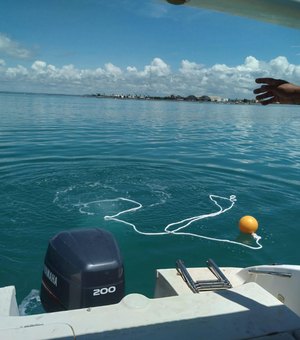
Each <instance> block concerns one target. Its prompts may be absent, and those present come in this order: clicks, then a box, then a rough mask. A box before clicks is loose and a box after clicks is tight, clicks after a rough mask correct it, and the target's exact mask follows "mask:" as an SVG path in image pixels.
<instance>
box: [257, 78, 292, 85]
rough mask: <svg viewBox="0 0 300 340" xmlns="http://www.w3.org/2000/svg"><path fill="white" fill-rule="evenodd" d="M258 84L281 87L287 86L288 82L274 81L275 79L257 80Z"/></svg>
mask: <svg viewBox="0 0 300 340" xmlns="http://www.w3.org/2000/svg"><path fill="white" fill-rule="evenodd" d="M255 82H256V83H257V84H268V85H271V86H279V85H281V84H286V83H287V81H285V80H282V79H274V78H257V79H255Z"/></svg>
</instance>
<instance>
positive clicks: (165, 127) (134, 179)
mask: <svg viewBox="0 0 300 340" xmlns="http://www.w3.org/2000/svg"><path fill="white" fill-rule="evenodd" d="M0 119H1V124H0V155H1V158H0V207H1V210H0V211H1V218H0V282H1V286H5V285H15V286H16V289H17V299H18V303H19V304H20V309H21V312H22V313H27V314H30V313H35V312H39V311H40V310H41V306H40V302H39V299H38V292H39V289H40V282H41V274H42V269H43V261H44V255H45V252H46V248H47V245H48V240H49V238H51V237H53V236H54V235H55V234H57V233H58V232H60V231H62V230H68V229H72V228H90V227H100V228H104V229H106V230H109V231H110V232H112V233H113V234H114V236H115V238H116V239H117V241H118V244H119V247H120V249H121V253H122V255H123V259H124V264H125V275H126V292H127V293H131V292H138V293H142V294H145V295H146V296H148V297H152V296H153V292H154V282H155V269H156V268H168V267H174V266H175V261H176V260H177V259H179V258H180V259H182V260H183V261H184V262H185V263H186V265H187V266H203V265H205V261H206V260H207V259H208V258H213V259H214V260H215V262H216V263H217V264H218V265H220V266H248V265H256V264H269V263H289V264H299V262H300V255H299V242H300V206H299V193H300V107H299V106H284V105H280V106H279V105H277V106H276V105H273V106H269V107H262V106H259V105H223V104H222V105H217V104H199V103H185V102H160V101H134V100H111V99H97V98H84V97H76V96H74V97H72V96H54V95H28V94H8V93H0ZM210 195H217V196H221V198H215V201H216V203H217V204H219V206H218V205H216V204H215V203H214V202H213V201H212V200H210ZM231 195H235V196H236V201H234V202H233V204H232V207H231V209H229V208H230V205H231V203H232V202H230V201H229V200H228V198H230V197H231ZM222 197H223V198H222ZM226 198H227V199H226ZM220 207H222V209H225V211H224V212H223V213H220V214H218V213H217V214H216V212H218V211H219V209H221V208H220ZM227 209H228V210H227ZM125 211H127V212H125ZM119 212H124V213H123V214H121V215H119V216H118V219H119V220H122V221H124V222H126V224H125V223H120V221H117V220H116V219H114V218H105V216H116V214H118V213H119ZM204 215H207V218H198V219H197V218H196V220H195V221H194V222H193V223H191V224H190V225H188V226H186V227H184V225H185V223H184V222H180V223H179V224H175V225H171V226H170V227H167V229H165V228H166V226H168V225H169V224H172V223H175V222H178V221H183V220H186V219H188V218H190V217H199V216H202V217H204ZM244 215H252V216H254V217H256V218H257V220H258V221H259V229H258V231H257V234H259V236H261V241H260V243H261V245H262V248H261V249H251V248H247V247H245V246H243V245H250V246H253V247H255V246H256V244H255V242H254V239H253V238H252V236H245V235H241V234H240V232H239V230H238V226H237V225H238V221H239V219H240V218H241V217H242V216H244ZM187 221H189V220H187ZM181 227H184V228H182V229H180V228H181ZM135 229H136V230H135ZM165 230H167V232H166V231H165ZM139 232H140V233H139ZM189 234H193V235H194V236H191V235H189ZM195 235H200V236H204V237H209V238H216V239H219V240H220V241H215V240H209V239H205V238H201V237H197V236H195ZM222 240H229V241H234V242H237V243H229V242H222ZM238 243H241V244H238Z"/></svg>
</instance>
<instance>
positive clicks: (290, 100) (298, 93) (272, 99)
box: [253, 78, 300, 105]
mask: <svg viewBox="0 0 300 340" xmlns="http://www.w3.org/2000/svg"><path fill="white" fill-rule="evenodd" d="M255 81H256V83H257V84H264V85H261V87H259V88H257V89H255V90H254V91H253V92H254V94H257V96H256V99H257V100H259V101H260V102H261V104H262V105H268V104H271V103H280V104H296V103H300V87H299V86H297V85H294V84H291V83H289V82H287V81H285V80H282V79H274V78H257V79H256V80H255Z"/></svg>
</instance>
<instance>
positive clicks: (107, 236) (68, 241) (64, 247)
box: [41, 228, 125, 312]
mask: <svg viewBox="0 0 300 340" xmlns="http://www.w3.org/2000/svg"><path fill="white" fill-rule="evenodd" d="M124 292H125V280H124V267H123V261H122V258H121V254H120V251H119V248H118V245H117V243H116V240H115V239H114V237H113V235H112V234H111V233H110V232H108V231H105V230H103V229H97V228H95V229H75V230H69V231H63V232H61V233H59V234H57V235H56V236H54V237H53V238H52V239H51V240H50V241H49V245H48V249H47V253H46V256H45V263H44V271H43V276H42V285H41V302H42V304H43V307H44V309H45V310H46V311H47V312H54V311H62V310H69V309H77V308H84V307H93V306H102V305H109V304H113V303H117V302H119V301H120V300H121V299H122V298H123V297H124Z"/></svg>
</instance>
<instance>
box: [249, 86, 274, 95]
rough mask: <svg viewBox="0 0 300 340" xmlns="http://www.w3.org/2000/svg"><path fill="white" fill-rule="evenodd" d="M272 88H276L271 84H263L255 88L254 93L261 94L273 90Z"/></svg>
mask: <svg viewBox="0 0 300 340" xmlns="http://www.w3.org/2000/svg"><path fill="white" fill-rule="evenodd" d="M272 89H274V87H273V86H270V85H262V86H261V87H259V88H257V89H255V90H254V91H253V93H254V94H259V93H263V92H267V91H271V90H272Z"/></svg>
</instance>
